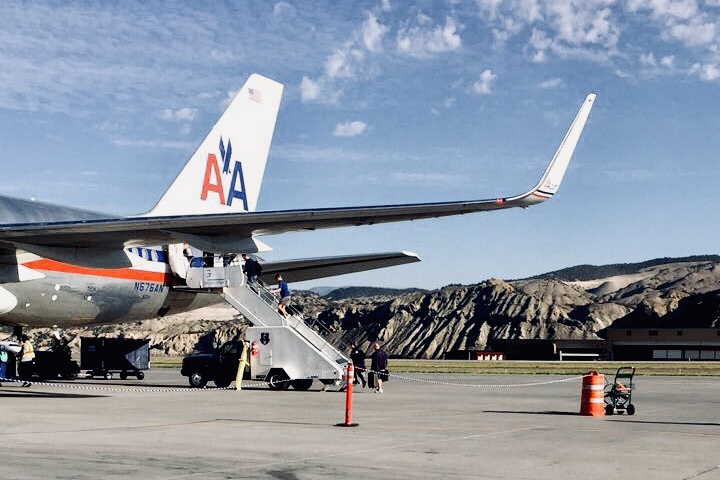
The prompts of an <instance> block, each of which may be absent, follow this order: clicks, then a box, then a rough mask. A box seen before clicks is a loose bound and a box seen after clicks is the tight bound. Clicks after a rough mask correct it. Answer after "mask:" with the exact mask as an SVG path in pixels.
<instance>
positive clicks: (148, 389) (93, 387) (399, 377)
mask: <svg viewBox="0 0 720 480" xmlns="http://www.w3.org/2000/svg"><path fill="white" fill-rule="evenodd" d="M332 373H333V371H329V370H328V371H320V372H314V373H309V374H306V375H304V376H299V377H295V378H288V379H284V380H279V381H277V382H275V383H286V382H287V383H291V382H293V381H294V380H317V379H318V377H323V376H324V375H326V374H332ZM364 373H373V374H375V375H378V374H380V373H381V372H377V371H373V370H370V369H365V370H364ZM586 376H587V375H580V376H575V377H570V378H562V379H556V380H545V381H541V382H529V383H486V384H482V383H481V384H478V383H461V382H450V381H443V380H432V379H427V378H417V377H411V376H407V375H398V374H394V373H388V377H389V378H390V379H395V380H399V381H402V382H406V383H421V384H425V385H442V386H451V387H463V388H523V387H535V386H541V385H552V384H556V383H567V382H574V381H578V380H581V379H583V378H584V377H586ZM2 382H5V383H17V384H23V386H24V385H25V384H26V383H29V384H30V385H29V386H32V385H36V386H43V387H51V388H68V389H75V390H97V391H105V392H137V393H161V392H162V393H167V392H175V393H177V392H218V391H235V390H237V389H236V387H234V386H232V387H203V388H191V387H182V388H180V387H167V388H166V387H112V386H99V385H87V384H81V385H78V384H73V383H66V382H44V381H32V380H30V381H27V380H20V379H13V378H0V383H2ZM245 382H247V383H250V385H252V386H260V385H266V384H267V382H265V381H263V380H245ZM336 386H339V387H340V388H341V390H344V387H345V385H344V383H343V382H340V384H339V385H336ZM325 387H327V385H324V386H323V391H325Z"/></svg>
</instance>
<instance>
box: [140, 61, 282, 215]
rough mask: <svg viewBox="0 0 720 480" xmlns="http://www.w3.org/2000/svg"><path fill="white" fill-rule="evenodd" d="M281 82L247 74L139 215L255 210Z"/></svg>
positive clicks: (278, 104)
mask: <svg viewBox="0 0 720 480" xmlns="http://www.w3.org/2000/svg"><path fill="white" fill-rule="evenodd" d="M282 92H283V85H282V84H281V83H278V82H276V81H274V80H271V79H269V78H266V77H263V76H262V75H258V74H252V75H250V77H249V78H248V79H247V81H246V82H245V84H244V85H243V86H242V88H241V89H240V91H238V93H237V94H236V95H235V98H233V100H232V101H231V102H230V105H228V107H227V109H226V110H225V112H224V113H223V114H222V116H221V117H220V119H219V120H218V121H217V123H216V124H215V125H214V126H213V127H212V129H211V130H210V132H209V133H208V134H207V136H206V137H205V139H204V140H203V141H202V143H201V144H200V146H199V147H198V149H197V150H196V151H195V153H194V154H193V155H192V157H190V160H188V162H187V164H185V167H184V168H183V169H182V171H181V172H180V173H179V174H178V176H177V177H176V178H175V180H174V181H173V183H172V184H171V185H170V187H169V188H168V190H167V191H166V192H165V194H164V195H163V196H162V198H161V199H160V200H159V201H158V203H157V205H155V207H154V208H153V209H152V210H151V211H150V212H148V213H146V214H145V215H142V216H152V217H156V216H170V215H194V214H207V213H239V212H252V211H255V206H256V204H257V199H258V195H259V193H260V185H261V183H262V178H263V175H264V173H265V164H266V163H267V157H268V153H269V151H270V142H271V140H272V136H273V132H274V130H275V121H276V119H277V113H278V109H279V108H280V99H281V97H282Z"/></svg>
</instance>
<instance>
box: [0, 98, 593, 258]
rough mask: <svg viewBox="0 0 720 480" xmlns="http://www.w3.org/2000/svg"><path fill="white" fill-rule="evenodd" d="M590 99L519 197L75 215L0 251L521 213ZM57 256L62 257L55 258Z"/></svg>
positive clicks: (2, 231)
mask: <svg viewBox="0 0 720 480" xmlns="http://www.w3.org/2000/svg"><path fill="white" fill-rule="evenodd" d="M594 100H595V94H590V95H588V96H587V97H586V98H585V100H584V101H583V104H582V106H581V107H580V110H579V111H578V113H577V115H576V117H575V119H574V121H573V122H572V124H571V126H570V128H569V130H568V131H567V133H566V135H565V137H564V139H563V141H562V143H561V144H560V146H559V147H558V149H557V151H556V152H555V155H554V156H553V158H552V160H551V161H550V164H549V165H548V167H547V169H546V170H545V173H544V174H543V176H542V177H541V178H540V181H539V182H538V183H537V185H535V186H534V187H533V188H532V189H530V190H528V191H527V192H525V193H522V194H520V195H515V196H509V197H500V198H494V199H485V200H465V201H455V202H439V203H416V204H402V205H384V206H383V205H380V206H364V207H344V208H317V209H298V210H281V211H265V212H238V213H219V214H193V215H166V216H158V215H157V212H151V214H148V215H146V216H137V217H124V218H102V216H101V215H98V214H95V213H92V214H90V213H86V214H84V216H82V217H80V218H82V220H70V219H67V220H65V219H63V220H62V221H49V220H48V221H42V222H40V223H21V222H17V223H12V224H5V225H0V245H5V246H13V247H16V248H20V249H23V250H26V251H30V252H33V253H37V254H39V255H43V256H46V257H50V258H55V257H57V256H58V255H59V256H61V257H63V258H65V259H68V258H73V259H75V261H76V262H82V258H87V257H88V255H87V254H88V252H92V251H93V249H95V250H98V252H99V254H100V255H99V256H102V255H101V254H102V252H105V251H108V250H110V249H113V248H117V247H122V246H139V245H160V244H168V243H175V242H189V243H191V244H192V245H194V246H196V247H198V248H202V249H206V250H210V251H216V252H222V251H224V252H241V251H246V252H250V253H252V252H254V251H258V250H256V249H255V250H254V249H253V244H252V241H254V237H255V236H261V235H269V234H279V233H287V232H299V231H312V230H317V229H321V228H334V227H347V226H359V225H374V224H380V223H388V222H399V221H406V220H419V219H427V218H436V217H444V216H450V215H462V214H467V213H473V212H486V211H494V210H502V209H506V208H514V207H522V208H526V207H529V206H532V205H535V204H537V203H541V202H543V201H545V200H548V199H549V198H551V197H552V196H553V195H554V194H555V192H557V190H558V188H559V186H560V183H561V181H562V178H563V176H564V174H565V170H566V169H567V166H568V164H569V162H570V160H571V158H572V154H573V152H574V150H575V147H576V145H577V143H578V140H579V138H580V134H581V132H582V130H583V128H584V126H585V123H586V121H587V118H588V115H589V114H590V110H591V108H592V106H593V103H594ZM9 202H12V204H11V205H10V204H9ZM23 202H25V201H23V200H18V199H10V198H7V197H0V211H4V210H12V209H17V208H20V207H22V206H23V205H22V204H23ZM25 203H28V204H29V203H31V202H25ZM19 204H20V205H19ZM36 206H37V203H35V202H32V207H36ZM50 217H52V215H50ZM249 241H250V243H249ZM61 250H62V253H59V252H60V251H61ZM90 256H92V255H90Z"/></svg>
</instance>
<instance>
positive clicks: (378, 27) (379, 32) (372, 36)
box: [361, 13, 388, 53]
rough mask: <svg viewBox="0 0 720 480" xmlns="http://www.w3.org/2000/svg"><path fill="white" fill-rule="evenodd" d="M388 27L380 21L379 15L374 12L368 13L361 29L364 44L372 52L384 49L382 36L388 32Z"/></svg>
mask: <svg viewBox="0 0 720 480" xmlns="http://www.w3.org/2000/svg"><path fill="white" fill-rule="evenodd" d="M387 30H388V27H386V26H385V25H383V24H381V23H380V22H378V19H377V17H375V15H373V14H372V13H368V18H367V20H365V23H364V24H363V26H362V29H361V36H362V41H363V45H365V48H367V49H368V51H370V52H373V53H375V52H379V51H381V50H382V38H383V35H385V32H387Z"/></svg>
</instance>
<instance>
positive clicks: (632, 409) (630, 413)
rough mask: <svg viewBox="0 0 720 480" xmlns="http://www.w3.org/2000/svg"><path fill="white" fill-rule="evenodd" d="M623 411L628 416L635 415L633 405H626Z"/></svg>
mask: <svg viewBox="0 0 720 480" xmlns="http://www.w3.org/2000/svg"><path fill="white" fill-rule="evenodd" d="M625 410H626V411H627V414H628V415H635V405H633V404H632V403H631V404H630V405H628V406H627V408H626V409H625Z"/></svg>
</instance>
